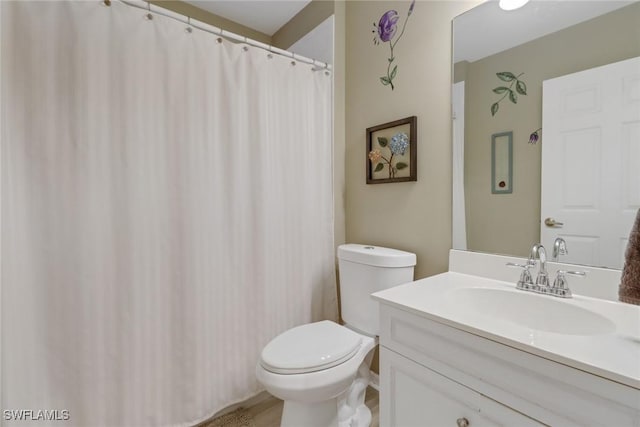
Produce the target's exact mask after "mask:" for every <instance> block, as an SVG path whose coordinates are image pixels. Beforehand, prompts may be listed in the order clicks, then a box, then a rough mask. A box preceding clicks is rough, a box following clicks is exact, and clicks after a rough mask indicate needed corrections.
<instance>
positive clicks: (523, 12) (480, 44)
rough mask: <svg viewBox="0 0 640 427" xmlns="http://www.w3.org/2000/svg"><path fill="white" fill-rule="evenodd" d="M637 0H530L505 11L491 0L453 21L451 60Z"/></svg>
mask: <svg viewBox="0 0 640 427" xmlns="http://www.w3.org/2000/svg"><path fill="white" fill-rule="evenodd" d="M635 1H637V0H633V1H631V0H627V1H619V0H573V1H567V0H565V1H549V0H531V1H530V2H529V3H527V4H526V5H525V6H524V7H522V8H520V9H517V10H513V11H508V12H507V11H504V10H501V9H500V7H499V6H498V1H497V0H490V1H487V2H486V3H483V4H481V5H480V6H478V7H476V8H474V9H472V10H471V11H469V12H466V13H463V14H462V15H460V16H457V17H456V18H455V20H454V29H453V39H454V43H455V49H454V55H455V56H454V62H459V61H462V60H466V61H469V62H473V61H476V60H478V59H481V58H484V57H486V56H489V55H493V54H495V53H498V52H502V51H503V50H506V49H509V48H512V47H514V46H518V45H521V44H522V43H526V42H528V41H530V40H533V39H536V38H538V37H541V36H543V35H546V34H551V33H553V32H556V31H559V30H561V29H563V28H567V27H570V26H572V25H575V24H577V23H579V22H583V21H586V20H589V19H591V18H594V17H596V16H599V15H602V14H604V13H607V12H611V11H613V10H615V9H618V8H621V7H624V6H627V5H629V4H631V3H634V2H635Z"/></svg>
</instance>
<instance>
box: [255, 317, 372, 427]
mask: <svg viewBox="0 0 640 427" xmlns="http://www.w3.org/2000/svg"><path fill="white" fill-rule="evenodd" d="M375 344H376V341H375V339H374V338H373V337H368V336H365V335H361V334H358V333H357V332H354V331H352V330H350V329H348V328H346V327H344V326H340V325H338V324H337V323H334V322H331V321H328V320H325V321H322V322H316V323H309V324H306V325H302V326H298V327H296V328H293V329H290V330H288V331H286V332H284V333H283V334H281V335H279V336H278V337H276V338H275V339H274V340H273V341H271V342H270V343H269V344H268V345H267V346H266V347H265V349H264V350H263V352H262V357H261V359H260V363H258V366H257V367H256V376H257V378H258V381H260V382H261V383H262V384H263V385H264V387H265V388H266V389H267V391H268V392H269V393H271V394H272V395H274V396H275V397H277V398H279V399H282V400H284V402H285V403H284V405H285V408H284V409H283V417H282V423H281V426H287V427H294V426H295V427H301V426H304V427H307V426H308V427H316V426H317V427H326V426H336V427H341V426H349V427H351V426H353V427H356V426H368V425H369V422H370V420H371V413H370V411H369V410H368V408H367V407H366V406H365V405H364V393H365V391H366V386H367V385H368V383H369V365H370V364H371V358H372V355H373V352H372V350H373V348H374V347H375ZM356 377H358V379H359V380H360V381H359V382H357V381H356ZM354 384H360V385H361V386H360V387H357V386H356V387H354ZM360 394H361V395H362V396H361V399H360V396H359V395H360ZM349 398H350V399H349ZM340 399H342V400H344V402H342V404H341V402H340V401H339V400H340ZM347 400H349V402H347ZM351 405H353V407H352V406H351ZM339 407H342V411H341V414H339V411H338V408H339ZM356 415H357V416H359V417H360V418H362V417H364V418H365V419H363V420H361V421H360V422H358V423H354V421H355V420H354V416H356ZM340 418H342V420H341V419H340Z"/></svg>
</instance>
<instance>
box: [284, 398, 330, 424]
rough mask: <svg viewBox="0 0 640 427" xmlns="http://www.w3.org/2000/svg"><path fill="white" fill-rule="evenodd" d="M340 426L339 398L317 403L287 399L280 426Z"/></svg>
mask: <svg viewBox="0 0 640 427" xmlns="http://www.w3.org/2000/svg"><path fill="white" fill-rule="evenodd" d="M300 426H305V427H307V426H308V427H339V426H338V399H329V400H325V401H324V402H317V403H301V402H295V401H293V400H285V402H284V408H283V410H282V421H281V422H280V427H300Z"/></svg>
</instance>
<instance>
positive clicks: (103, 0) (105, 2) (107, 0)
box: [101, 0, 111, 7]
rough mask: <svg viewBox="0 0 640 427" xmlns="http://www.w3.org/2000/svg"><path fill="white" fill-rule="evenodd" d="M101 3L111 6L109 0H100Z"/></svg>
mask: <svg viewBox="0 0 640 427" xmlns="http://www.w3.org/2000/svg"><path fill="white" fill-rule="evenodd" d="M101 3H102V5H103V6H106V7H109V6H111V0H102V2H101Z"/></svg>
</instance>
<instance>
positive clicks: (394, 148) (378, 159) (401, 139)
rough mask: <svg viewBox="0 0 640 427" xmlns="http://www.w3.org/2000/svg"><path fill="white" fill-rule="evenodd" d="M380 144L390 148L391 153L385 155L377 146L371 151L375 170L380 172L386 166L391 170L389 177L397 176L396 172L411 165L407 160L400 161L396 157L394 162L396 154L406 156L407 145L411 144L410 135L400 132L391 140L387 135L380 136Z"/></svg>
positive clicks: (370, 154)
mask: <svg viewBox="0 0 640 427" xmlns="http://www.w3.org/2000/svg"><path fill="white" fill-rule="evenodd" d="M378 145H379V146H380V147H382V148H389V152H390V154H387V156H386V157H385V156H384V155H383V154H382V152H381V151H380V149H378V148H376V149H374V150H371V151H370V152H369V160H371V163H374V164H375V165H376V167H375V169H374V172H380V171H381V170H383V169H384V168H385V167H386V168H387V170H388V171H389V178H395V177H396V173H397V172H398V171H399V170H402V169H405V168H407V167H409V165H408V164H407V163H405V162H400V161H398V159H397V158H396V160H395V163H394V159H393V158H394V156H404V153H405V151H407V147H408V146H409V137H408V136H407V134H406V133H404V132H400V133H397V134H395V135H393V136H392V137H391V142H389V140H388V139H387V138H385V137H382V136H379V137H378Z"/></svg>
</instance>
